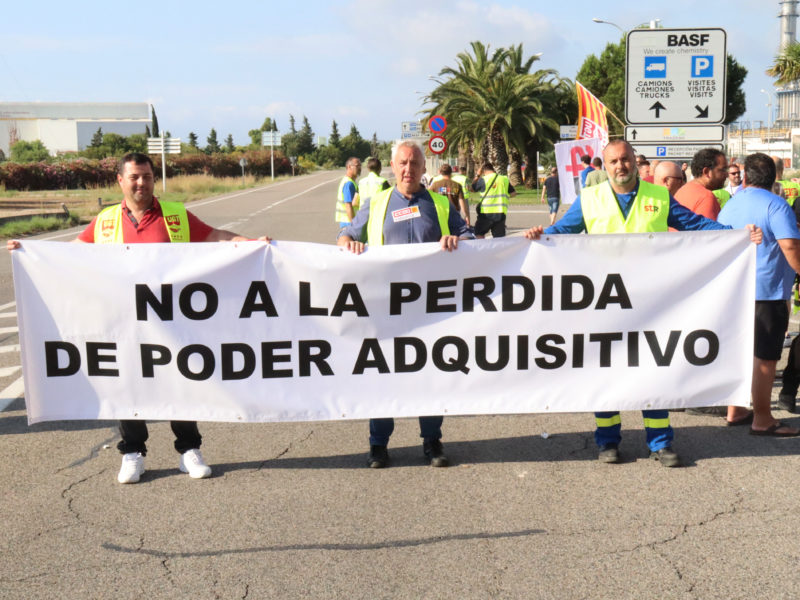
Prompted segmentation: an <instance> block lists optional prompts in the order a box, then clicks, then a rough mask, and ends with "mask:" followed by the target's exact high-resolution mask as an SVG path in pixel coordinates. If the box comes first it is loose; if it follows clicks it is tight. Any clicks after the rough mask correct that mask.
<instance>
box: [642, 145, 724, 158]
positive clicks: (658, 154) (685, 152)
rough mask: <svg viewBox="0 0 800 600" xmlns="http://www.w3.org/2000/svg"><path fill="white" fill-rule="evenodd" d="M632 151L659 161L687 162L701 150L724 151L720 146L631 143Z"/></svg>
mask: <svg viewBox="0 0 800 600" xmlns="http://www.w3.org/2000/svg"><path fill="white" fill-rule="evenodd" d="M632 146H633V151H634V152H635V153H636V154H637V155H638V154H642V155H644V156H645V157H647V158H655V159H659V160H685V161H689V160H691V159H692V157H693V156H694V155H695V154H696V153H697V151H698V150H702V149H703V148H716V149H717V150H720V151H724V148H723V146H722V144H637V143H633V144H632Z"/></svg>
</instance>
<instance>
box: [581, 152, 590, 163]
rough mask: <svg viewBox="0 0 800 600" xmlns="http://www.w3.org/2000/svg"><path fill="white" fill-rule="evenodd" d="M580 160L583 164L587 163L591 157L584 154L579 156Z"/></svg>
mask: <svg viewBox="0 0 800 600" xmlns="http://www.w3.org/2000/svg"><path fill="white" fill-rule="evenodd" d="M581 162H582V163H583V164H585V165H588V164H589V163H590V162H592V157H591V156H589V155H588V154H584V155H583V156H581Z"/></svg>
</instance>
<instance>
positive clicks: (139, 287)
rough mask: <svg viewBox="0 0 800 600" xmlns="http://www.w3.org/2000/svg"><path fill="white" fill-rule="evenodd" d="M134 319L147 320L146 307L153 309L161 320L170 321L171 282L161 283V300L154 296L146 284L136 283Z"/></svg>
mask: <svg viewBox="0 0 800 600" xmlns="http://www.w3.org/2000/svg"><path fill="white" fill-rule="evenodd" d="M135 290H136V320H137V321H147V307H148V306H150V308H152V309H153V312H155V313H156V315H157V316H158V318H159V319H161V320H162V321H172V314H173V313H172V284H171V283H162V284H161V300H159V299H158V298H156V295H155V294H154V293H153V290H151V289H150V287H149V286H148V285H147V284H144V283H137V284H136V288H135Z"/></svg>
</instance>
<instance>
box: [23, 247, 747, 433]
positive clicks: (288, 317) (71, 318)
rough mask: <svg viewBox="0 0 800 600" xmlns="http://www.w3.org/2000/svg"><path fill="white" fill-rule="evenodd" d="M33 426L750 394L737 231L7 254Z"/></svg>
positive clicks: (707, 399)
mask: <svg viewBox="0 0 800 600" xmlns="http://www.w3.org/2000/svg"><path fill="white" fill-rule="evenodd" d="M12 260H13V267H14V282H15V288H16V299H17V310H18V314H19V324H20V338H21V345H22V358H23V370H24V377H25V392H26V393H25V397H26V403H27V407H28V419H29V422H31V423H36V422H39V421H47V420H58V419H130V418H141V419H145V418H146V419H175V420H200V421H233V422H245V421H249V422H260V421H314V420H329V419H361V418H367V417H387V416H396V417H401V416H415V415H435V414H447V415H454V414H500V413H529V412H576V411H593V410H618V409H622V410H627V409H636V408H672V407H685V406H707V405H725V404H739V405H748V404H749V399H750V377H751V371H752V360H753V358H752V357H753V318H754V317H753V310H754V298H755V290H754V288H755V247H754V246H753V245H752V244H751V243H750V242H749V241H748V234H747V232H745V231H714V232H710V231H709V232H692V233H671V234H667V233H664V234H635V235H604V236H586V235H561V236H548V237H546V238H543V239H542V240H540V241H538V242H534V243H531V242H528V241H527V240H525V239H522V238H505V239H501V240H491V241H490V240H477V241H474V242H461V243H460V244H459V247H458V249H457V250H456V251H454V252H452V253H448V252H444V251H441V250H440V249H439V246H438V244H413V245H403V246H387V247H379V248H371V249H369V250H368V251H367V252H365V253H364V254H362V255H360V256H356V255H353V254H350V253H348V252H345V251H343V250H342V249H340V248H338V247H336V246H326V245H318V244H307V243H299V242H278V243H275V242H273V244H271V245H266V244H262V243H258V242H248V243H220V244H172V245H170V244H132V245H104V246H96V245H91V244H66V243H59V242H24V243H23V246H22V249H20V250H17V251H14V252H13V254H12Z"/></svg>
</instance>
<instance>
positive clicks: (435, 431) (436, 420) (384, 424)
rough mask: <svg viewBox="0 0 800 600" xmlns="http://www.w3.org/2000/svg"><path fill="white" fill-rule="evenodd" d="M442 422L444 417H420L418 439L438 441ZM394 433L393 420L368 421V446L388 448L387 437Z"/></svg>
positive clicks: (440, 435)
mask: <svg viewBox="0 0 800 600" xmlns="http://www.w3.org/2000/svg"><path fill="white" fill-rule="evenodd" d="M442 421H444V417H420V418H419V437H421V438H423V439H424V438H432V439H434V440H438V439H440V438H441V437H442ZM393 431H394V419H392V418H388V419H370V420H369V444H370V446H388V445H389V436H391V435H392V432H393Z"/></svg>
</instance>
